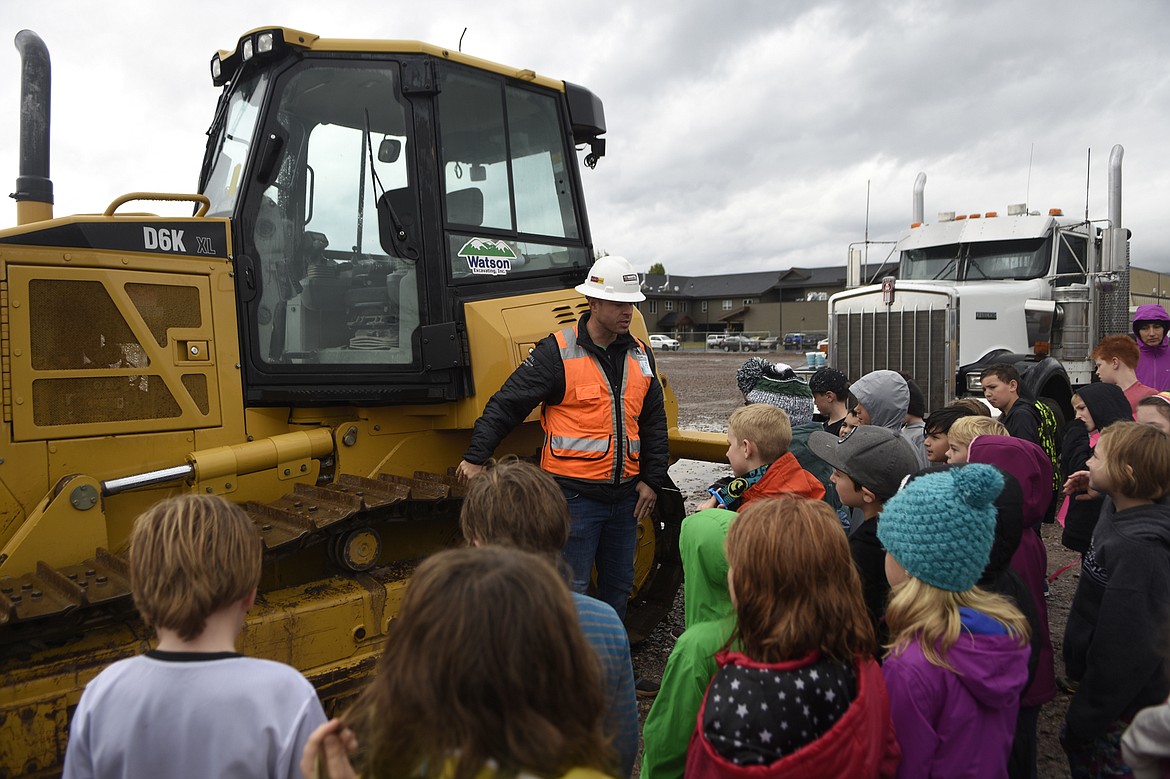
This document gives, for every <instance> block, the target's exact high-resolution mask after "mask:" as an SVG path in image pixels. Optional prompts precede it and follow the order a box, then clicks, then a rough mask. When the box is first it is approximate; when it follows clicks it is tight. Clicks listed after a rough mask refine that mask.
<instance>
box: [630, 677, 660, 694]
mask: <svg viewBox="0 0 1170 779" xmlns="http://www.w3.org/2000/svg"><path fill="white" fill-rule="evenodd" d="M661 686H662V685H661V683H660V682H656V681H654V680H653V679H647V678H646V677H644V676H639V677H638V678H637V679H635V680H634V694H635V695H637V696H638V697H639V698H653V697H654V696H656V695H658V689H659V688H660V687H661Z"/></svg>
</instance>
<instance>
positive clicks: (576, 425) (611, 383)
mask: <svg viewBox="0 0 1170 779" xmlns="http://www.w3.org/2000/svg"><path fill="white" fill-rule="evenodd" d="M576 290H577V291H578V292H580V293H581V294H582V295H584V296H585V297H586V299H587V300H588V301H589V311H588V313H586V314H584V315H583V316H582V317H581V319H580V321H578V322H577V324H576V325H575V326H573V327H567V328H565V329H564V330H561V331H560V332H558V333H554V334H553V335H550V336H548V337H547V338H543V339H541V341H540V342H539V343H537V345H536V348H535V349H533V350H532V353H531V354H530V355H529V356H528V358H527V359H526V360H524V362H522V363H521V364H520V366H519V367H517V368H516V370H515V371H514V372H513V373H512V375H511V376H510V377H508V380H507V381H506V382H504V386H502V387H501V388H500V390H499V391H498V392H497V393H496V394H495V395H493V396H492V398H491V400H489V401H488V403H487V406H486V407H485V408H484V411H483V416H481V417H480V418H479V420H477V421H476V423H475V429H474V431H473V432H472V435H471V444H470V446H469V447H468V448H467V451H466V452H465V453H464V455H463V462H461V463H459V471H458V472H459V476H460V478H462V479H464V480H468V479H470V478H472V477H474V476H475V475H477V474H478V473H479V472H480V471H482V470H483V469H484V465H483V463H485V462H486V461H487V460H488V458H490V457H491V456H492V452H494V451H495V448H496V446H497V445H498V444H499V443H500V441H501V440H503V438H504V436H506V435H507V434H508V433H509V432H511V431H512V430H513V429H514V428H515V427H516V426H517V425H519V424H520V423H521V422H522V421H523V420H524V418H525V417H527V416H528V414H530V413H531V412H532V409H534V408H535V407H536V406H537V405H538V404H539V405H541V406H542V408H541V414H540V423H541V426H542V427H543V428H544V434H545V436H544V446H543V448H542V451H541V458H540V466H541V468H543V469H544V470H546V471H548V472H549V473H551V474H552V475H553V476H554V477H555V478H556V480H557V482H558V483H560V485H561V489H562V490H563V491H564V493H565V498H566V499H567V500H568V502H569V514H570V517H571V519H572V526H571V530H570V533H569V542H568V544H567V545H566V546H565V549H564V552H563V554H564V558H565V561H566V562H567V563H568V564H569V566H570V567H571V568H572V569H573V582H572V585H573V589H574V590H576V591H577V592H585V589H586V587H588V585H589V580H590V576H591V573H592V570H593V566H594V563H596V565H597V597H598V598H599V599H601V600H603V601H605V602H606V603H608V604H609V605H611V606H613V608H614V610H615V611H616V612H617V613H618V616H620V617H625V613H626V603H627V601H628V600H629V597H630V591H631V590H632V589H633V585H634V555H635V544H636V542H637V526H638V519H639V518H640V517H642V516H643V515H645V514H647V513H649V512H650V511H652V510H653V508H654V504H655V501H656V490H658V489H659V488H661V487H662V485H663V484H664V483H665V482H666V468H667V465H668V459H667V439H666V410H665V408H664V407H663V402H662V385H661V384H659V383H658V379H657V377H656V376H655V371H654V361H653V356H652V355H651V353H650V350H649V349H648V348H647V347H646V345H645V344H643V343H642V342H641V341H639V340H638V339H636V338H635V337H634V336H632V335H630V320H631V319H632V317H633V313H634V303H636V302H638V301H641V300H645V299H646V296H645V295H643V294H642V291H641V287H640V284H639V282H638V274H637V273H635V272H634V269H633V267H632V266H631V265H630V263H629V261H628V260H626V259H625V258H623V257H602V258H601V259H600V260H598V261H597V262H595V263H594V264H593V267H592V268H590V269H589V275H588V277H587V278H586V280H585V282H584V283H582V284H579V285H578V286H577V287H576Z"/></svg>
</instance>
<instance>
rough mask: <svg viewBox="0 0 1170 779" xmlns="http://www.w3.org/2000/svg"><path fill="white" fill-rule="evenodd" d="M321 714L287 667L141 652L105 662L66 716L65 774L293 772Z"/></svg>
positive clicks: (74, 777) (227, 656) (231, 657)
mask: <svg viewBox="0 0 1170 779" xmlns="http://www.w3.org/2000/svg"><path fill="white" fill-rule="evenodd" d="M323 722H325V712H324V710H323V709H322V708H321V702H320V701H319V700H318V698H317V692H316V690H314V689H313V686H312V685H311V684H309V682H308V680H307V679H305V677H303V676H302V675H301V674H300V673H299V672H298V671H297V670H296V669H294V668H292V667H290V666H287V665H284V664H283V663H276V662H272V661H271V660H260V659H257V658H253V657H241V656H240V655H236V654H234V653H221V654H197V653H173V652H157V651H154V652H149V653H147V654H146V655H140V656H138V657H132V658H129V659H127V660H121V661H119V662H117V663H114V664H113V665H111V666H110V667H109V668H106V669H105V670H104V671H102V672H101V673H100V674H98V675H97V677H96V678H94V680H93V681H92V682H90V683H89V685H88V686H87V687H86V688H85V692H84V693H82V696H81V702H80V703H79V704H78V706H77V712H76V713H75V714H74V716H73V722H72V724H71V725H70V734H69V744H68V748H67V750H66V752H65V774H64V775H65V777H66V779H85V778H86V777H100V779H114V777H127V778H129V777H145V776H166V777H174V778H175V779H180V778H183V777H191V779H206V778H207V777H249V778H251V777H271V778H272V779H276V777H289V778H290V779H294V778H297V777H300V768H299V762H300V759H301V752H302V750H303V749H304V745H305V741H307V740H308V738H309V734H311V733H312V732H313V730H314V729H315V728H316V727H317V726H318V725H320V724H321V723H323Z"/></svg>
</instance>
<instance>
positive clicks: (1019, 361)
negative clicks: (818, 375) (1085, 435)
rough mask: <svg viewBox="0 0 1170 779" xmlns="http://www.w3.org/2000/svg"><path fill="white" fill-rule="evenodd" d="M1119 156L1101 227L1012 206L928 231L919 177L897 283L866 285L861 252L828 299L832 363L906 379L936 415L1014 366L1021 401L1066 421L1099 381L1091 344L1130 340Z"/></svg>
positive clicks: (943, 221)
mask: <svg viewBox="0 0 1170 779" xmlns="http://www.w3.org/2000/svg"><path fill="white" fill-rule="evenodd" d="M1123 153H1124V150H1123V149H1122V147H1121V146H1114V147H1113V150H1112V153H1111V154H1110V158H1109V182H1108V189H1109V197H1108V208H1109V213H1108V216H1107V218H1105V219H1099V220H1094V219H1089V218H1088V215H1087V214H1086V217H1085V218H1081V219H1078V218H1074V217H1069V216H1065V215H1064V214H1063V213H1062V212H1061V210H1060V209H1052V210H1050V211H1049V212H1048V213H1046V214H1041V213H1040V212H1038V211H1029V210H1028V207H1027V206H1026V205H1013V206H1009V207H1008V211H1007V214H1006V215H1003V214H998V213H996V212H994V211H989V212H986V213H978V214H962V215H956V214H955V213H954V212H949V213H940V214H939V218H938V221H937V222H935V223H926V222H925V220H924V218H923V212H924V190H925V185H926V175H925V174H923V173H920V174H919V175H918V179H917V181H916V182H915V185H914V200H913V208H914V214H913V220H912V224H911V227H910V231H909V233H907V234H906V235H905V236H904V237H902V238H901V239H900V240H899V241H898V242H897V243H896V244H895V246H894V249H893V252H892V253H891V257H890V259H892V260H896V261H897V263H898V271H897V276H896V278H895V277H892V276H888V277H885V278H882V279H880V280H879V283H869V284H868V285H867V284H866V283H865V279H864V277H863V266H862V247H863V246H864V244H854V245H852V246H851V247H850V252H849V266H848V267H849V270H848V274H847V287H848V289H846V291H844V292H840V293H838V294H836V295H833V296H832V297H831V298H830V299H829V364H831V365H834V366H836V367H837V368H839V369H841V370H842V371H844V372H845V374H846V375H847V376H849V378H850V379H856V378H857V377H859V376H861V375H863V374H865V373H868V372H869V371H873V370H878V369H882V368H888V369H891V370H901V371H905V372H907V373H909V374H910V375H911V376H913V377H914V379H915V380H916V382H917V383H918V384H919V385H920V386H921V387H922V389H923V392H924V393H925V394H926V398H927V409H928V410H933V409H936V408H939V407H941V406H943V405H945V404H946V403H947V402H948V401H949V400H950V399H951V398H954V397H956V396H959V395H967V394H973V395H982V390H981V388H980V384H979V373H980V371H981V370H982V369H983V368H985V367H987V366H988V365H991V364H993V363H1000V362H1006V363H1011V364H1014V365H1015V366H1016V367H1017V368H1018V369H1019V370H1020V373H1021V375H1022V379H1023V384H1024V386H1025V391H1026V392H1030V394H1031V395H1032V396H1033V397H1044V398H1049V399H1051V400H1052V401H1053V402H1055V404H1056V405H1057V406H1059V407H1060V408H1061V409H1062V410H1063V411H1064V412H1065V414H1066V416H1067V417H1069V418H1071V415H1072V412H1071V408H1070V399H1071V395H1072V393H1073V392H1074V391H1075V389H1076V388H1077V387H1079V386H1082V385H1084V384H1088V383H1089V382H1090V381H1092V373H1093V362H1092V360H1090V359H1089V353H1090V352H1091V351H1092V348H1093V346H1094V345H1095V344H1096V343H1097V341H1098V340H1100V339H1101V338H1102V337H1103V336H1105V335H1110V334H1113V333H1126V332H1128V331H1129V231H1128V230H1126V229H1125V228H1123V227H1122V221H1121V160H1122V156H1123ZM866 248H868V247H866ZM872 281H874V280H871V282H872Z"/></svg>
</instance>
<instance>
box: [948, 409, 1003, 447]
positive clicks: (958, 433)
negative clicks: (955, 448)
mask: <svg viewBox="0 0 1170 779" xmlns="http://www.w3.org/2000/svg"><path fill="white" fill-rule="evenodd" d="M981 435H1010V433H1008V429H1007V428H1006V427H1004V425H1003V422H1000V421H999V420H998V419H992V418H991V417H981V416H971V417H962V418H961V419H956V420H955V424H953V425H951V429H950V430H948V431H947V440H949V441H950V442H951V443H952V444H958V445H959V446H970V445H971V442H972V441H974V440H975V439H976V437H978V436H981Z"/></svg>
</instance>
